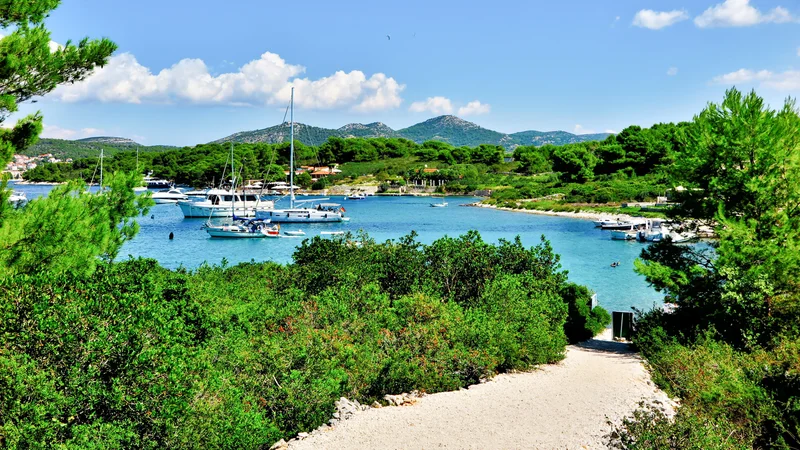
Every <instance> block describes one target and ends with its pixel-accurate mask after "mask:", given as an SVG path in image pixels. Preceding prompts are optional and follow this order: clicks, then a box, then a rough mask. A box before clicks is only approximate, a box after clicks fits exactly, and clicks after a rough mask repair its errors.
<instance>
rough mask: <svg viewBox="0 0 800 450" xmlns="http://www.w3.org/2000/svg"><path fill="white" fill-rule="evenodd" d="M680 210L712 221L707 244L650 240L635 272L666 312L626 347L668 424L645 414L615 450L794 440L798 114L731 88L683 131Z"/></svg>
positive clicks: (799, 269)
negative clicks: (641, 364)
mask: <svg viewBox="0 0 800 450" xmlns="http://www.w3.org/2000/svg"><path fill="white" fill-rule="evenodd" d="M686 142H687V145H686V156H687V157H686V158H683V159H681V160H680V161H678V160H676V161H675V170H674V171H673V176H674V177H675V182H678V183H681V184H683V185H684V186H686V187H687V188H689V189H688V190H687V191H686V192H685V195H684V196H683V198H682V203H681V207H680V208H677V209H675V210H674V211H673V214H675V215H676V216H678V217H685V216H692V217H696V218H698V219H700V220H704V221H706V222H708V223H710V224H714V225H715V228H716V232H717V234H718V235H719V237H720V239H719V241H718V242H716V243H713V244H711V246H710V248H708V249H705V250H704V249H702V248H695V247H685V246H675V245H671V244H669V243H659V244H654V245H653V246H651V247H649V248H648V249H646V250H644V251H643V252H642V261H640V262H639V263H638V264H637V270H638V271H639V272H640V273H642V274H644V275H645V276H646V277H647V280H648V281H649V282H650V283H651V284H652V285H653V286H655V287H656V288H657V289H659V290H661V291H663V292H664V293H665V294H666V300H667V301H669V302H670V303H673V304H675V305H676V308H675V309H674V311H673V312H669V313H665V312H662V311H654V312H649V313H646V314H643V315H642V316H641V317H640V318H639V319H638V324H637V330H636V335H635V338H634V342H635V343H636V345H637V346H638V347H639V348H640V350H641V351H642V353H643V354H644V356H645V357H646V358H647V360H648V362H649V363H650V366H651V367H652V369H653V376H654V379H655V380H656V382H658V383H659V385H661V386H662V387H664V388H665V389H666V390H667V391H668V392H669V393H671V394H673V395H675V396H678V397H680V399H681V407H680V409H679V413H678V416H677V418H676V419H675V420H674V421H670V420H667V419H666V418H664V417H663V416H662V415H660V414H658V413H653V412H652V411H651V412H647V411H643V412H640V413H638V415H637V417H635V418H634V420H632V421H628V422H627V423H626V424H625V425H624V427H623V429H622V430H621V436H622V438H623V439H622V441H623V442H622V443H621V444H620V446H622V447H625V448H798V447H800V290H798V285H797V280H798V279H800V252H798V246H799V245H800V210H798V207H797V206H798V205H800V117H798V112H797V110H796V109H795V107H794V103H793V102H790V101H787V103H786V105H785V106H784V108H783V109H781V110H778V111H774V110H771V109H769V108H767V107H766V106H765V104H764V102H763V100H762V99H761V98H759V97H758V96H756V95H755V93H751V94H749V95H743V94H742V93H740V92H738V91H736V90H732V91H730V92H728V93H727V95H726V97H725V99H724V101H723V102H722V103H721V104H719V105H717V104H710V105H709V106H708V108H706V109H705V110H704V111H703V112H702V113H701V114H700V115H698V116H697V117H696V118H695V120H694V121H693V123H692V125H691V127H689V129H688V134H687V141H686Z"/></svg>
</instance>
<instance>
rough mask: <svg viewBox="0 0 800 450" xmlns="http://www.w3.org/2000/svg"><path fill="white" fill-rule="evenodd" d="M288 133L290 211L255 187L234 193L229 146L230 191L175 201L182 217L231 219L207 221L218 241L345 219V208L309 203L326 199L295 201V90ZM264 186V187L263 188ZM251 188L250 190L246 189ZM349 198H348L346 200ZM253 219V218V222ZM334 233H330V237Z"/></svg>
mask: <svg viewBox="0 0 800 450" xmlns="http://www.w3.org/2000/svg"><path fill="white" fill-rule="evenodd" d="M290 112H291V116H290V122H289V123H290V127H291V128H290V132H289V142H290V143H291V144H290V149H289V185H288V188H289V189H288V190H289V208H286V209H276V208H275V202H273V201H271V200H264V199H262V197H261V195H258V194H256V193H255V192H253V189H255V188H257V187H259V186H257V185H252V186H250V185H248V186H245V189H243V190H242V192H241V193H239V192H237V191H236V175H235V174H236V172H235V170H234V167H233V161H234V158H233V144H232V143H231V174H232V175H231V189H230V190H228V191H224V190H213V191H209V192H207V193H206V198H205V199H204V200H201V201H196V202H195V201H190V200H188V199H186V200H178V201H177V203H178V206H180V208H181V211H182V212H183V215H184V217H187V218H189V217H202V218H209V219H211V218H214V217H230V218H231V222H230V223H226V224H221V225H217V224H212V223H211V221H210V220H209V221H208V222H206V225H205V227H204V228H205V230H206V231H207V232H208V234H209V235H210V236H211V237H220V238H264V237H279V236H280V230H281V225H280V224H282V223H335V222H344V221H347V220H348V219H347V218H346V217H345V216H344V213H345V209H344V208H343V207H342V206H341V205H339V204H336V203H319V204H317V205H316V206H314V205H313V204H312V202H319V201H324V200H328V199H316V200H303V201H295V195H294V190H295V187H296V186H295V185H294V88H292V94H291V102H290ZM262 187H263V186H262ZM247 188H250V189H247ZM361 195H362V194H358V193H356V194H353V196H355V197H354V198H352V199H353V200H355V199H361V198H365V197H361ZM348 199H350V196H349V197H348ZM253 218H254V219H253ZM333 233H335V232H331V234H333ZM304 234H305V233H303V232H302V230H297V231H295V232H289V231H287V232H285V236H289V237H298V236H303V235H304Z"/></svg>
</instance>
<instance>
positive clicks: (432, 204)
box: [431, 199, 447, 208]
mask: <svg viewBox="0 0 800 450" xmlns="http://www.w3.org/2000/svg"><path fill="white" fill-rule="evenodd" d="M445 206H447V202H446V201H444V199H442V201H441V203H431V208H444V207H445Z"/></svg>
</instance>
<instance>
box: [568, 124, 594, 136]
mask: <svg viewBox="0 0 800 450" xmlns="http://www.w3.org/2000/svg"><path fill="white" fill-rule="evenodd" d="M595 133H597V131H595V130H592V129H589V128H584V127H583V125H581V124H577V125H575V128H573V129H572V134H595Z"/></svg>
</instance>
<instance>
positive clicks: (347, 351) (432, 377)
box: [0, 233, 609, 448]
mask: <svg viewBox="0 0 800 450" xmlns="http://www.w3.org/2000/svg"><path fill="white" fill-rule="evenodd" d="M355 239H357V242H356V241H355ZM294 261H295V262H294V263H293V264H290V265H286V266H283V265H278V264H274V263H255V262H253V263H248V264H241V265H238V266H235V267H230V268H227V267H211V266H204V267H201V268H199V269H198V270H196V271H193V272H187V271H169V270H166V269H163V268H161V267H159V266H158V264H157V263H156V262H155V261H152V260H129V261H125V262H120V263H101V264H99V266H98V267H97V270H96V271H94V272H93V273H90V274H85V273H75V272H72V271H66V272H63V273H61V274H60V275H59V274H57V273H53V272H50V271H45V272H40V273H35V274H18V275H13V276H5V277H2V278H0V292H1V293H2V294H0V295H1V296H2V298H3V299H4V301H3V302H2V303H1V304H0V368H1V370H0V446H2V447H8V448H24V447H29V446H39V445H44V446H48V447H58V446H65V447H87V446H91V447H92V448H130V447H137V448H174V447H214V448H263V447H265V446H266V447H268V446H269V445H271V443H272V442H275V441H277V440H279V439H280V438H285V437H289V436H292V435H295V434H296V433H298V432H300V431H308V430H312V429H314V428H316V427H318V426H319V425H321V424H323V423H325V422H327V420H328V419H329V418H330V416H331V413H332V412H333V403H334V401H335V400H337V399H338V398H339V397H342V396H345V397H348V398H351V399H357V400H359V401H361V402H362V403H370V402H372V401H375V400H380V399H381V398H382V396H383V395H385V394H395V393H400V392H408V391H411V390H415V389H416V390H420V391H423V392H438V391H444V390H453V389H458V388H460V387H464V386H467V385H469V384H473V383H476V382H478V381H479V380H481V379H483V378H487V377H491V376H492V375H494V374H496V373H498V372H505V371H509V370H525V369H529V368H531V367H533V366H535V365H537V364H546V363H551V362H555V361H558V360H560V359H561V358H563V356H564V351H565V346H566V344H567V343H568V342H571V341H572V342H574V341H577V340H582V339H586V338H589V337H591V336H592V335H594V334H595V333H597V332H598V331H599V330H601V329H602V328H603V327H604V326H605V325H606V324H607V322H608V319H609V317H608V313H606V312H605V311H603V310H602V309H600V308H595V310H593V311H592V310H590V308H589V301H590V299H589V295H590V293H589V291H588V290H587V289H586V288H583V287H581V286H576V285H574V284H572V283H569V281H568V280H567V277H566V274H565V272H562V271H561V270H560V266H559V263H558V261H559V258H558V256H557V255H555V254H554V253H553V252H552V249H551V248H550V246H549V244H548V243H547V242H545V241H543V242H542V243H541V244H540V245H539V246H537V247H534V248H531V249H526V248H524V247H523V246H522V245H521V243H520V241H519V240H516V241H502V242H500V243H499V244H497V245H491V244H488V243H486V242H483V241H482V240H481V238H480V236H479V235H478V234H477V233H469V234H467V235H465V236H462V237H459V238H448V237H445V238H442V239H439V240H437V241H435V242H434V243H432V244H430V245H422V244H419V243H418V242H416V241H415V239H414V236H413V235H410V236H408V237H406V238H403V239H401V240H400V241H397V242H385V243H377V242H374V241H372V240H371V239H370V238H369V237H367V236H358V237H354V236H347V237H344V238H342V239H337V240H325V239H321V238H319V237H316V238H314V239H312V240H308V241H305V242H304V243H303V244H302V245H301V246H300V247H299V248H298V250H297V251H296V253H295V256H294Z"/></svg>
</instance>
